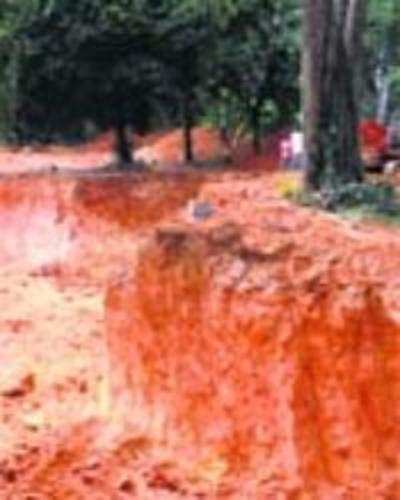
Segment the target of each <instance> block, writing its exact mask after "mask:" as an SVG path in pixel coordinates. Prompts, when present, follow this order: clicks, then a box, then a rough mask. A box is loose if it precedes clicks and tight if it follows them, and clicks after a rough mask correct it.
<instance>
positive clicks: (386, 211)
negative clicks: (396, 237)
mask: <svg viewBox="0 0 400 500" xmlns="http://www.w3.org/2000/svg"><path fill="white" fill-rule="evenodd" d="M290 199H294V201H296V202H297V203H299V204H301V205H304V206H310V207H317V208H320V209H323V210H328V211H330V212H336V213H338V214H341V215H343V216H345V217H350V218H358V219H365V218H372V219H381V220H383V221H386V222H392V223H393V222H395V223H399V222H400V198H399V193H398V192H397V190H396V189H395V188H394V187H393V185H391V184H388V183H379V184H373V183H367V182H364V183H350V184H344V185H341V186H336V187H330V188H328V187H325V188H323V189H321V191H319V192H310V191H305V190H300V191H298V192H297V193H296V196H295V197H294V198H293V197H291V198H290Z"/></svg>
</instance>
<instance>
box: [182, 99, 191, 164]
mask: <svg viewBox="0 0 400 500" xmlns="http://www.w3.org/2000/svg"><path fill="white" fill-rule="evenodd" d="M182 122H183V148H184V151H183V153H184V160H185V162H186V163H192V162H193V161H194V153H193V137H192V130H193V115H192V99H191V97H190V95H185V96H184V98H183V102H182Z"/></svg>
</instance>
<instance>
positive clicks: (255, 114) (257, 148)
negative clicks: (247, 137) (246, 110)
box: [250, 105, 262, 155]
mask: <svg viewBox="0 0 400 500" xmlns="http://www.w3.org/2000/svg"><path fill="white" fill-rule="evenodd" d="M250 114H251V128H252V135H253V151H254V153H255V154H256V155H260V154H261V149H262V148H261V125H260V109H259V106H258V105H256V106H253V107H252V108H251V110H250Z"/></svg>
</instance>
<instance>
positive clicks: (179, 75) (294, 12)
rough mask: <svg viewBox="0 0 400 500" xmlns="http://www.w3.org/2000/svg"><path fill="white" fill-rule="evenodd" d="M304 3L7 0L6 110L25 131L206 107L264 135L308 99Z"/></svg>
mask: <svg viewBox="0 0 400 500" xmlns="http://www.w3.org/2000/svg"><path fill="white" fill-rule="evenodd" d="M298 12H299V8H298V6H297V2H296V1H295V0H220V1H219V2H213V1H211V0H79V2H76V0H21V1H19V2H14V1H12V0H4V2H3V6H2V9H1V11H0V120H2V121H3V122H4V121H7V125H8V128H9V129H11V130H12V132H13V135H14V137H15V138H17V139H18V140H22V141H31V140H42V141H46V140H55V139H62V140H65V139H68V138H70V139H71V138H79V137H81V136H83V135H84V130H85V126H86V124H87V123H88V122H90V123H94V124H96V126H97V128H98V129H106V128H109V127H116V126H119V125H121V124H123V125H130V126H132V127H133V128H134V129H136V130H139V131H144V130H147V129H149V128H152V127H160V125H161V126H164V125H165V124H168V125H176V124H184V125H185V126H186V127H188V128H190V127H192V126H193V125H194V123H195V121H196V120H201V119H203V118H204V117H206V119H207V120H208V121H212V122H214V123H216V124H218V125H219V126H221V127H222V128H226V129H227V130H228V131H229V132H230V131H234V130H236V129H238V128H242V129H243V130H244V131H246V132H249V131H250V132H252V133H253V134H256V135H260V134H261V133H262V132H263V131H264V130H265V129H267V128H270V127H272V126H273V125H274V124H277V123H279V122H283V121H287V120H289V119H291V117H292V116H293V114H294V112H297V111H298V85H297V69H298V68H297V59H298V34H299V19H298V17H299V16H298ZM214 110H217V112H216V113H215V112H214Z"/></svg>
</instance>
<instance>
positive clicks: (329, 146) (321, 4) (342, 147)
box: [302, 0, 366, 189]
mask: <svg viewBox="0 0 400 500" xmlns="http://www.w3.org/2000/svg"><path fill="white" fill-rule="evenodd" d="M365 8H366V4H365V0H303V15H304V19H303V50H302V52H303V57H302V87H303V116H304V126H305V137H306V150H307V154H308V170H307V176H306V180H307V184H308V186H309V187H310V188H312V189H318V188H320V187H321V186H322V185H323V183H324V182H325V181H326V180H327V178H328V177H329V176H334V177H335V180H336V181H338V182H342V183H343V182H344V183H346V182H351V181H360V180H362V177H363V172H362V164H361V160H360V155H359V145H358V113H359V110H358V95H357V78H356V75H357V72H358V67H357V66H358V64H359V62H360V59H361V54H360V51H361V47H362V32H363V22H364V14H365Z"/></svg>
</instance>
